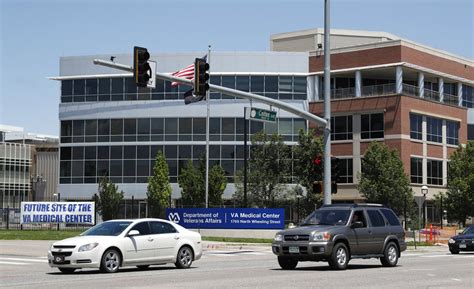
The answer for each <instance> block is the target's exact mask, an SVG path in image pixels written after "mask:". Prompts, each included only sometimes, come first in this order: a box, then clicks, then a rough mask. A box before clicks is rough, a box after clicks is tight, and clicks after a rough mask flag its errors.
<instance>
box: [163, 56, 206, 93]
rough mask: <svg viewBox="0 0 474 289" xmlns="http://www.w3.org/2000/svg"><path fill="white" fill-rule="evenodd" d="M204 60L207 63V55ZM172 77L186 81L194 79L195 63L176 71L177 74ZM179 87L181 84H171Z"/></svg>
mask: <svg viewBox="0 0 474 289" xmlns="http://www.w3.org/2000/svg"><path fill="white" fill-rule="evenodd" d="M202 59H204V60H205V61H207V54H206V55H204V57H203V58H202ZM171 75H172V76H176V77H182V78H186V79H194V62H193V64H191V65H189V66H187V67H186V68H183V69H181V70H179V71H176V72H175V73H173V74H171ZM178 85H179V82H171V86H178Z"/></svg>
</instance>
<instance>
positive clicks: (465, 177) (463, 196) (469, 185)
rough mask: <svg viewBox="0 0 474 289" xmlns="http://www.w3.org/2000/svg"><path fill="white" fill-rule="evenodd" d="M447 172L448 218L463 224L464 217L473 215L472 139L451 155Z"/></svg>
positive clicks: (473, 167)
mask: <svg viewBox="0 0 474 289" xmlns="http://www.w3.org/2000/svg"><path fill="white" fill-rule="evenodd" d="M448 172H449V173H448V191H447V192H446V206H447V208H448V218H449V219H453V220H456V221H458V222H460V223H461V224H462V225H463V226H465V225H466V218H467V217H468V216H474V141H470V142H468V143H467V144H466V147H465V148H463V147H462V146H459V148H458V149H457V150H456V151H455V152H454V153H453V154H452V155H451V161H450V162H449V169H448Z"/></svg>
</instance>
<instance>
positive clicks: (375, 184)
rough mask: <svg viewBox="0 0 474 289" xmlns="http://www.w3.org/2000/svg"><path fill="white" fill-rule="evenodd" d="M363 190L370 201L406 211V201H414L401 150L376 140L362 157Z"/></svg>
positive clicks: (398, 211)
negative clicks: (400, 153)
mask: <svg viewBox="0 0 474 289" xmlns="http://www.w3.org/2000/svg"><path fill="white" fill-rule="evenodd" d="M359 178H360V180H359V185H358V186H357V188H358V189H359V191H360V193H361V194H362V195H363V196H364V197H365V198H366V199H367V201H368V202H370V203H381V204H384V205H386V206H388V207H390V208H392V209H393V210H394V211H395V212H396V213H397V214H398V215H401V214H403V209H404V207H405V204H406V205H407V206H410V205H411V204H412V203H413V193H412V191H411V188H410V181H409V179H408V176H407V175H406V174H405V172H404V169H403V162H402V161H401V160H400V157H399V155H398V152H397V151H396V150H394V149H390V148H389V147H388V146H387V145H385V144H382V143H377V142H373V143H371V144H370V145H369V147H368V149H367V151H366V152H365V154H364V158H363V159H362V173H361V174H360V175H359Z"/></svg>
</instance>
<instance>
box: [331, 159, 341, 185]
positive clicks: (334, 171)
mask: <svg viewBox="0 0 474 289" xmlns="http://www.w3.org/2000/svg"><path fill="white" fill-rule="evenodd" d="M340 177H341V166H340V159H338V158H336V157H332V158H331V179H332V180H333V182H336V183H338V182H339V178H340Z"/></svg>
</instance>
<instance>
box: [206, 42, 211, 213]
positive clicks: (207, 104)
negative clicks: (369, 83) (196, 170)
mask: <svg viewBox="0 0 474 289" xmlns="http://www.w3.org/2000/svg"><path fill="white" fill-rule="evenodd" d="M207 63H209V75H210V74H211V68H210V67H211V45H209V46H208V47H207ZM209 81H210V80H209ZM209 98H210V90H207V92H206V106H207V117H206V208H208V207H209V120H210V112H211V108H210V105H209Z"/></svg>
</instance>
